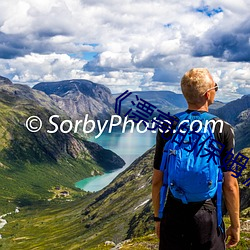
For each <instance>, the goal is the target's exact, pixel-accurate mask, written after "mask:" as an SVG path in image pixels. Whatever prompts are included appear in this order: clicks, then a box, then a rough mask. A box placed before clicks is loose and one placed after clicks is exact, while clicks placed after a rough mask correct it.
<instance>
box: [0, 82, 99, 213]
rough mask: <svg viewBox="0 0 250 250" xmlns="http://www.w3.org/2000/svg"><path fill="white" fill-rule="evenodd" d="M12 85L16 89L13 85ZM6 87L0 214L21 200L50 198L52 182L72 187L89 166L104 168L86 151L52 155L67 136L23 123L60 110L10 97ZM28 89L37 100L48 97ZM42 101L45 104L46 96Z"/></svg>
mask: <svg viewBox="0 0 250 250" xmlns="http://www.w3.org/2000/svg"><path fill="white" fill-rule="evenodd" d="M6 88H7V87H6ZM8 88H10V87H8ZM11 88H14V90H17V91H18V90H19V89H18V87H15V86H14V87H11ZM8 91H9V90H8ZM8 91H7V92H3V91H2V92H1V94H0V118H1V119H0V183H1V186H0V190H1V195H0V215H1V214H3V213H6V212H9V211H10V210H13V209H14V208H15V206H16V205H20V202H21V203H26V204H33V203H35V202H37V200H40V199H45V198H49V197H50V196H51V195H52V194H49V192H48V190H49V189H51V188H52V187H53V186H56V185H62V186H67V187H70V188H74V183H75V182H76V181H79V180H81V179H83V178H86V177H89V176H90V174H91V171H92V170H96V171H99V172H102V170H103V169H102V168H101V167H100V166H99V165H98V164H96V162H95V161H94V160H93V159H92V158H91V157H90V156H89V155H88V152H82V153H81V155H80V156H79V157H76V158H74V157H72V156H70V155H69V154H67V153H65V154H61V155H60V152H59V153H58V157H57V159H55V158H54V157H53V153H54V156H56V150H58V148H59V146H58V148H56V147H55V145H58V144H59V143H61V145H62V146H65V141H64V140H66V139H67V138H66V137H62V135H56V134H53V135H48V134H47V133H46V132H45V128H44V129H42V130H41V132H39V133H38V134H36V135H35V134H32V133H31V132H29V131H28V130H27V129H26V128H25V126H24V124H25V120H26V119H27V118H28V117H29V116H31V115H39V116H40V118H41V119H42V120H43V121H46V120H47V119H48V117H49V116H50V114H51V112H55V113H57V112H59V114H60V111H58V110H53V106H52V108H51V107H50V106H48V107H47V108H48V109H47V108H46V106H44V107H43V106H38V105H37V103H36V102H35V101H33V100H30V99H25V98H23V97H21V98H16V99H13V98H11V97H10V96H11V92H8ZM28 91H31V90H29V89H28V90H27V93H28ZM31 93H33V94H34V95H35V97H36V95H37V98H40V99H39V100H40V101H42V100H43V98H45V99H46V98H48V97H44V96H43V95H42V96H39V93H36V92H35V91H32V92H31ZM44 102H45V103H46V105H47V103H48V100H45V101H44ZM75 141H76V139H75ZM80 143H81V142H80ZM79 145H80V144H79ZM67 150H68V149H67ZM49 151H50V152H49ZM65 151H66V150H65ZM51 152H52V153H51Z"/></svg>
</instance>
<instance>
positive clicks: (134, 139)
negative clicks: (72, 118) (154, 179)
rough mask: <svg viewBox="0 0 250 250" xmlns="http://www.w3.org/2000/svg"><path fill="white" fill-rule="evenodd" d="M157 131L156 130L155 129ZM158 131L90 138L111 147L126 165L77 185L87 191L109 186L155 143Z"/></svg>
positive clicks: (84, 180) (119, 133)
mask: <svg viewBox="0 0 250 250" xmlns="http://www.w3.org/2000/svg"><path fill="white" fill-rule="evenodd" d="M153 132H155V131H153ZM155 136H156V133H152V132H150V131H147V132H145V133H139V132H137V131H136V130H135V131H134V132H133V133H130V132H129V131H127V132H126V133H123V134H122V133H121V132H112V133H111V134H108V133H106V134H103V135H101V136H100V137H99V138H97V139H95V138H90V141H93V142H95V143H98V144H99V145H101V146H102V147H104V148H106V149H110V150H112V151H113V152H115V153H116V154H118V155H119V156H120V157H121V158H122V159H123V160H124V161H125V162H126V164H125V166H124V167H123V168H121V169H118V170H115V171H113V172H111V173H105V174H103V175H100V176H94V177H90V178H86V179H83V180H81V181H78V182H77V183H76V184H75V185H76V187H78V188H81V189H83V190H85V191H90V192H94V191H98V190H101V189H102V188H104V187H105V186H107V185H108V184H109V183H110V182H111V181H112V180H113V179H114V178H115V177H116V176H117V175H118V174H119V173H121V172H122V171H124V170H125V169H126V168H127V167H128V166H129V165H130V164H131V163H132V162H133V161H134V160H135V159H136V158H138V157H139V156H141V155H142V154H143V153H145V151H147V150H148V149H150V148H151V147H152V146H153V145H154V144H155Z"/></svg>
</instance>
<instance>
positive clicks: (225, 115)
mask: <svg viewBox="0 0 250 250" xmlns="http://www.w3.org/2000/svg"><path fill="white" fill-rule="evenodd" d="M211 113H213V114H215V115H217V116H218V117H220V118H222V119H224V120H225V121H227V122H229V123H230V124H231V125H232V126H233V127H234V132H235V140H236V147H235V151H239V150H241V149H243V148H246V147H250V140H249V138H250V119H249V118H250V116H249V113H250V95H245V96H242V98H240V99H237V100H234V101H232V102H229V103H227V104H226V105H224V106H223V107H221V108H218V109H212V110H211Z"/></svg>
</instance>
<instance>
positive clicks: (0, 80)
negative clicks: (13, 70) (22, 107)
mask: <svg viewBox="0 0 250 250" xmlns="http://www.w3.org/2000/svg"><path fill="white" fill-rule="evenodd" d="M0 84H13V83H12V81H11V80H9V79H8V78H6V77H3V76H0Z"/></svg>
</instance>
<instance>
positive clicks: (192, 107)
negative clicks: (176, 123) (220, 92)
mask: <svg viewBox="0 0 250 250" xmlns="http://www.w3.org/2000/svg"><path fill="white" fill-rule="evenodd" d="M188 109H189V110H197V111H207V112H208V104H207V103H205V104H204V105H196V104H191V103H188Z"/></svg>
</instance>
